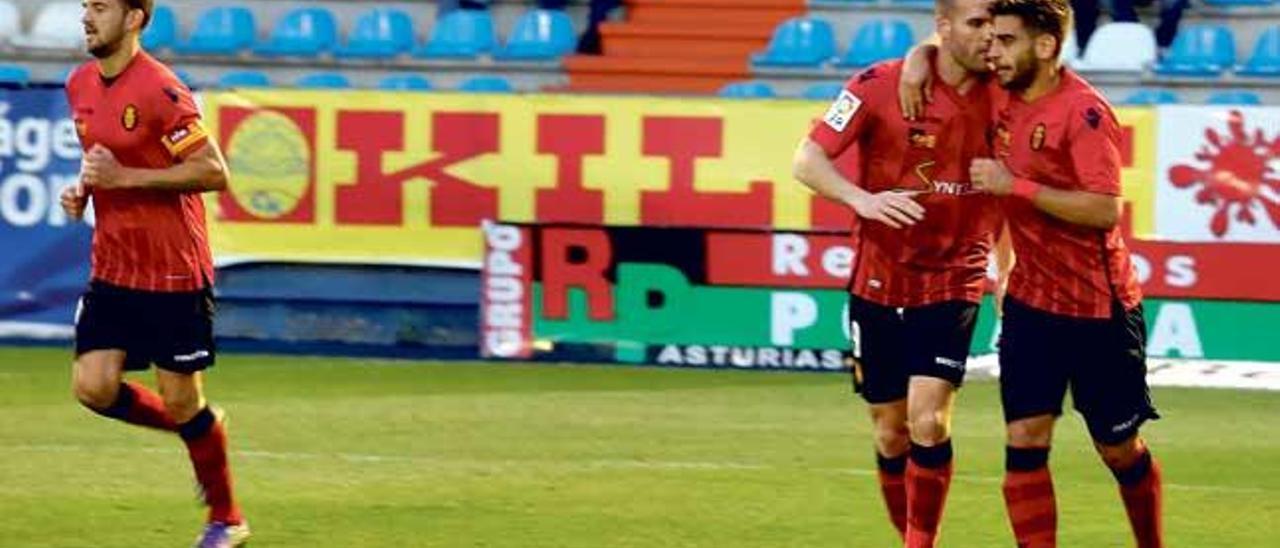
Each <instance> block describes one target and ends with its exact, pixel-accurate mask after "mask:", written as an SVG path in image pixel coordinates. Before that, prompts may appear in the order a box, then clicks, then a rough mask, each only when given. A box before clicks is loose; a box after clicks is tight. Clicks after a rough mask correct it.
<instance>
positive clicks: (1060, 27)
mask: <svg viewBox="0 0 1280 548" xmlns="http://www.w3.org/2000/svg"><path fill="white" fill-rule="evenodd" d="M997 15H1013V16H1015V17H1018V18H1019V19H1022V24H1023V25H1026V26H1027V28H1029V29H1031V30H1032V31H1034V32H1036V33H1037V34H1048V35H1050V36H1052V37H1054V38H1056V39H1057V40H1058V50H1059V51H1061V50H1062V44H1063V41H1064V40H1066V37H1067V33H1068V32H1071V4H1070V3H1068V2H1067V0H996V1H995V3H993V4H991V16H992V17H995V16H997Z"/></svg>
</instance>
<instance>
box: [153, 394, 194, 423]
mask: <svg viewBox="0 0 1280 548" xmlns="http://www.w3.org/2000/svg"><path fill="white" fill-rule="evenodd" d="M160 397H161V398H162V399H163V400H164V410H165V412H166V413H168V414H169V416H170V417H172V418H173V420H174V421H176V422H178V423H179V424H181V423H184V422H187V421H188V420H190V419H191V417H194V416H195V415H196V412H197V411H199V410H200V397H199V394H195V393H192V392H187V391H185V390H178V391H167V392H164V393H162V394H161V395H160Z"/></svg>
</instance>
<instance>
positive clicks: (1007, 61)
mask: <svg viewBox="0 0 1280 548" xmlns="http://www.w3.org/2000/svg"><path fill="white" fill-rule="evenodd" d="M991 11H992V15H993V17H994V24H995V40H994V41H993V42H992V45H991V51H990V54H989V59H990V61H991V63H992V65H993V66H994V68H995V75H996V77H997V78H998V80H999V82H1000V85H1001V86H1002V87H1003V88H1004V89H1006V90H1007V91H1008V94H1006V95H1004V96H1001V97H998V98H997V100H996V106H997V109H996V111H995V112H996V114H995V117H994V121H995V130H994V132H993V134H992V137H993V139H994V143H993V148H994V151H995V156H994V157H992V158H981V159H977V160H974V161H973V163H972V166H971V167H970V178H971V179H972V180H973V183H974V185H975V186H976V187H977V188H979V189H981V190H982V191H984V192H987V193H990V194H992V195H994V196H999V197H1001V199H1002V202H1001V204H1002V206H1003V209H1004V211H1005V215H1006V218H1007V222H1008V226H1009V231H1010V233H1011V236H1012V242H1013V251H1014V252H1015V253H1016V254H1017V261H1016V266H1014V267H1013V271H1012V272H1011V274H1010V278H1009V282H1008V296H1007V297H1006V298H1005V300H1004V315H1003V327H1002V335H1001V342H1000V392H1001V400H1002V403H1003V405H1004V415H1005V422H1006V424H1007V440H1008V447H1007V450H1006V475H1005V481H1004V497H1005V503H1006V506H1007V509H1008V512H1009V519H1010V522H1011V524H1012V526H1013V531H1014V535H1015V537H1016V539H1017V543H1018V546H1022V547H1037V548H1039V547H1049V546H1055V545H1056V543H1057V540H1056V535H1057V510H1056V502H1055V497H1054V493H1053V482H1052V479H1051V477H1050V474H1049V468H1048V458H1049V447H1050V441H1051V439H1052V436H1053V427H1054V423H1055V421H1056V419H1057V417H1058V416H1060V415H1061V414H1062V402H1063V399H1064V397H1065V394H1066V391H1067V389H1068V388H1069V389H1070V390H1071V396H1072V400H1073V401H1074V404H1075V408H1076V410H1078V411H1079V412H1080V413H1081V414H1082V415H1083V416H1084V419H1085V422H1086V424H1087V425H1088V429H1089V434H1090V436H1091V437H1092V438H1093V441H1094V446H1095V448H1096V449H1097V452H1098V454H1099V455H1100V456H1101V457H1102V460H1103V461H1104V462H1105V463H1106V465H1107V467H1108V468H1110V469H1111V471H1112V473H1113V474H1114V476H1115V479H1116V481H1117V482H1118V484H1119V488H1120V494H1121V498H1122V499H1123V501H1124V506H1125V510H1126V512H1127V514H1128V517H1129V522H1130V526H1131V528H1132V530H1133V534H1134V537H1135V539H1136V540H1137V545H1138V546H1139V547H1141V548H1148V547H1159V546H1163V545H1164V540H1163V533H1162V529H1161V472H1160V466H1159V464H1158V463H1157V462H1156V460H1155V459H1154V458H1153V457H1152V455H1151V452H1150V451H1149V450H1148V448H1147V446H1146V443H1144V442H1143V440H1142V437H1141V436H1140V435H1139V428H1140V427H1141V426H1142V424H1143V423H1144V422H1146V421H1147V420H1149V419H1154V418H1158V415H1157V414H1156V410H1155V407H1154V406H1153V405H1152V402H1151V397H1150V392H1149V390H1148V387H1147V383H1146V350H1145V349H1146V325H1145V324H1144V322H1143V317H1142V295H1141V292H1140V289H1139V286H1138V281H1137V276H1136V273H1135V270H1134V267H1133V263H1132V262H1131V260H1130V257H1129V251H1128V249H1127V248H1126V246H1125V243H1124V240H1123V238H1122V237H1121V234H1120V228H1119V227H1118V226H1117V223H1118V219H1119V217H1120V205H1121V204H1120V127H1119V123H1118V122H1117V120H1116V116H1115V114H1114V113H1113V112H1112V110H1111V105H1110V104H1108V103H1107V101H1106V99H1104V98H1103V96H1102V94H1101V93H1099V92H1098V91H1097V90H1096V89H1094V88H1093V87H1091V86H1090V85H1089V84H1088V83H1086V82H1085V81H1084V79H1082V78H1081V77H1080V76H1079V75H1077V74H1076V73H1075V72H1073V71H1071V70H1070V69H1067V68H1065V67H1063V66H1062V64H1061V62H1060V61H1059V54H1060V51H1061V48H1062V44H1063V38H1064V36H1066V34H1067V33H1068V32H1070V26H1071V9H1070V7H1069V5H1068V4H1067V2H1066V0H997V1H996V2H995V3H994V4H993V5H992V8H991ZM926 51H927V50H925V49H922V50H920V51H919V52H918V53H913V54H912V55H911V56H910V59H909V61H908V65H909V68H908V70H907V71H906V74H905V75H904V77H903V85H904V87H905V88H911V87H916V86H920V85H924V84H925V83H926V82H927V80H928V70H927V66H925V64H924V63H925V61H926V60H927V53H926ZM918 95H919V93H916V94H909V93H908V94H904V99H903V100H904V101H907V102H911V99H912V97H914V96H918ZM909 96H910V97H909Z"/></svg>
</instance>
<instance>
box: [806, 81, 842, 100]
mask: <svg viewBox="0 0 1280 548" xmlns="http://www.w3.org/2000/svg"><path fill="white" fill-rule="evenodd" d="M842 89H844V84H843V83H841V82H826V83H822V84H814V85H812V86H809V87H807V88H805V90H804V95H802V97H804V98H805V99H815V100H819V101H831V100H833V99H835V98H836V96H837V95H840V90H842Z"/></svg>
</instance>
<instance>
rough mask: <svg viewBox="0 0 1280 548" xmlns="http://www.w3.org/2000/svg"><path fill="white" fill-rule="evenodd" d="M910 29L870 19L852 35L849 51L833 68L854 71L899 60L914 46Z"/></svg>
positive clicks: (900, 23) (898, 22) (902, 24)
mask: <svg viewBox="0 0 1280 548" xmlns="http://www.w3.org/2000/svg"><path fill="white" fill-rule="evenodd" d="M915 41H916V39H915V36H914V35H913V33H912V32H911V26H910V25H908V24H907V22H906V21H902V20H900V19H873V20H871V21H867V22H866V23H863V25H862V26H861V27H859V28H858V32H857V33H856V34H854V37H853V42H852V43H851V44H849V50H848V51H847V52H846V53H845V54H844V57H841V58H840V61H839V62H838V63H836V66H838V67H843V68H857V67H865V66H868V65H874V64H876V63H879V62H880V61H884V60H885V59H894V58H897V57H902V56H903V55H905V54H906V53H907V50H909V49H911V46H912V44H915Z"/></svg>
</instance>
